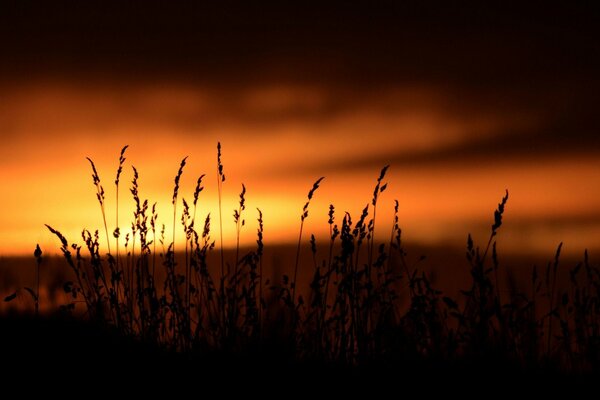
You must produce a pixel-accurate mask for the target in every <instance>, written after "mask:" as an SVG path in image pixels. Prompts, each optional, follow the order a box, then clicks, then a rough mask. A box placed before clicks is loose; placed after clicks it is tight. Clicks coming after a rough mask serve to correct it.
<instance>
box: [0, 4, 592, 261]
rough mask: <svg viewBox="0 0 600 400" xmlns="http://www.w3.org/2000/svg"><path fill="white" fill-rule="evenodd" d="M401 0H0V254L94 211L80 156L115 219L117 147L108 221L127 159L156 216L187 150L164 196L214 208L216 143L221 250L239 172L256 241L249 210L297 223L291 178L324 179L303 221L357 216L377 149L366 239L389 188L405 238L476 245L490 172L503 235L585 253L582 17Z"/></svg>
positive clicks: (92, 218)
mask: <svg viewBox="0 0 600 400" xmlns="http://www.w3.org/2000/svg"><path fill="white" fill-rule="evenodd" d="M397 3H398V4H395V2H391V3H386V2H382V3H381V4H379V3H378V4H368V5H366V4H364V5H355V4H343V7H342V5H341V3H340V4H338V3H337V2H331V3H328V4H326V5H325V4H321V2H318V3H316V4H312V3H311V2H307V3H306V4H304V5H303V6H302V7H295V6H291V5H286V4H279V5H274V4H263V5H261V6H259V5H252V6H251V5H249V4H243V3H240V4H237V3H236V2H232V3H231V4H229V3H228V4H227V5H223V7H222V8H221V7H216V6H209V5H203V4H201V2H199V3H198V4H194V5H193V4H186V5H185V6H181V7H172V8H165V7H164V4H163V2H159V1H152V0H149V1H147V2H144V7H139V8H138V7H136V6H134V5H130V4H123V3H122V2H117V1H115V2H112V1H103V2H98V4H96V3H95V2H94V1H90V2H86V5H85V6H84V5H81V6H79V7H67V6H66V5H65V4H66V3H65V4H62V3H61V4H58V5H45V6H40V7H33V6H29V5H27V4H24V5H21V6H20V7H12V6H11V7H7V9H6V10H5V11H3V13H2V14H1V15H0V53H1V54H2V55H3V57H4V60H3V62H2V63H0V99H1V100H0V140H1V143H0V182H2V187H3V189H2V195H1V196H0V256H6V255H12V254H28V253H30V252H31V251H33V248H34V247H35V244H36V243H40V244H41V245H42V246H43V249H44V250H45V251H48V252H53V251H54V252H56V251H57V250H58V243H57V241H56V239H55V238H54V237H52V236H51V234H50V233H49V232H48V231H47V230H46V229H45V227H44V224H46V223H47V224H50V225H52V226H53V227H55V228H57V229H59V230H60V231H62V232H63V233H64V234H65V235H66V236H67V237H68V238H69V239H70V240H71V241H76V240H77V241H78V240H79V238H80V232H81V230H82V229H83V228H89V229H95V228H101V215H100V210H99V208H98V205H97V203H96V201H95V192H94V188H93V186H92V180H91V176H90V173H91V171H90V168H89V165H88V163H87V161H86V159H85V157H91V158H92V159H94V161H95V162H96V164H97V167H98V170H99V173H100V176H101V179H102V183H103V184H104V186H105V190H106V192H107V212H108V215H109V223H110V225H111V227H110V228H111V230H112V228H113V227H114V218H113V215H114V210H115V209H114V187H113V185H112V183H111V182H112V181H113V180H114V174H115V170H116V167H117V160H118V153H119V150H120V149H121V147H122V146H124V145H126V144H127V145H129V146H130V148H129V150H128V152H127V163H126V169H125V172H124V174H123V178H122V182H123V186H122V187H123V190H122V197H121V209H122V213H121V214H122V218H121V221H123V224H122V225H124V223H125V221H126V220H127V217H128V216H130V215H131V206H132V200H131V198H130V196H129V193H128V190H125V187H126V186H127V185H129V183H130V181H131V178H132V171H131V165H135V166H136V168H138V170H139V172H140V185H141V189H140V191H141V193H140V194H141V197H142V198H148V199H149V200H150V202H154V201H156V202H158V205H159V214H160V217H161V218H160V219H161V222H164V223H165V224H167V225H169V221H170V220H171V217H170V215H171V212H172V211H171V208H170V197H171V195H172V185H173V183H172V182H173V178H174V176H175V173H176V172H177V169H178V166H179V162H180V161H181V159H182V158H183V157H184V156H189V159H188V165H187V167H186V169H185V172H184V176H183V179H182V191H181V195H182V196H183V197H185V198H187V199H190V198H191V196H192V191H193V189H194V184H195V180H196V178H197V177H198V176H199V175H200V174H203V173H205V174H207V179H206V190H205V192H204V193H202V195H201V200H200V204H201V208H200V211H199V216H200V215H201V216H202V217H204V216H205V215H206V213H207V212H211V213H212V215H213V218H215V217H216V215H217V212H216V204H217V198H216V193H215V188H216V177H215V168H216V166H215V162H216V143H217V142H218V141H220V142H221V143H222V144H223V152H224V154H223V162H224V164H225V172H226V175H227V181H226V182H225V185H224V191H225V192H224V201H225V202H224V225H225V226H224V229H225V230H226V234H227V235H226V245H232V243H233V236H232V232H233V229H234V224H233V221H232V217H231V215H232V213H233V209H234V207H236V202H237V200H238V195H239V191H240V188H241V184H242V183H244V184H245V185H246V187H247V190H248V192H247V215H246V220H247V221H248V226H247V227H246V229H245V231H244V233H243V237H242V240H243V241H244V242H245V243H251V242H253V241H254V240H255V239H254V235H255V223H254V221H255V218H256V211H255V210H256V207H260V208H261V209H262V210H263V212H264V215H265V217H264V218H265V240H266V242H267V243H281V242H289V241H293V240H295V237H296V235H297V230H298V225H299V216H300V211H301V208H302V205H303V204H304V202H305V198H306V194H307V191H308V190H309V189H310V187H311V186H312V183H313V182H314V181H315V179H317V178H318V177H320V176H325V177H326V179H325V181H324V182H323V184H322V187H321V189H319V191H318V192H317V194H316V198H315V201H314V204H312V205H311V210H310V217H309V220H308V221H307V230H306V232H307V235H308V233H310V232H314V233H315V234H316V235H317V236H318V237H319V238H324V234H325V231H326V229H327V223H326V222H327V210H328V205H329V204H330V203H333V204H335V206H336V207H337V210H338V212H339V214H338V215H339V216H340V218H341V212H342V211H348V212H350V213H351V214H352V215H353V216H356V217H357V216H358V214H359V213H360V211H361V210H362V208H363V206H364V205H365V204H366V203H367V202H369V201H370V197H371V196H372V191H373V186H374V184H375V180H376V178H377V176H378V174H379V171H380V169H381V168H382V167H383V166H384V165H386V164H390V165H391V167H390V170H389V174H388V177H387V181H388V182H389V189H388V191H386V192H385V193H384V196H383V197H382V199H381V203H380V207H381V208H380V210H381V211H380V212H378V226H379V227H381V229H382V230H381V235H382V236H383V235H384V233H385V235H386V236H387V232H388V230H389V224H390V223H391V210H392V208H393V200H394V199H398V201H399V202H400V221H401V225H402V227H403V229H404V233H405V239H406V240H407V241H415V242H421V243H424V244H428V245H433V246H435V245H439V244H452V245H457V246H463V245H464V243H465V241H466V236H467V234H468V233H469V232H472V233H474V234H475V236H476V237H477V238H479V241H480V242H483V241H484V240H485V239H486V234H487V231H488V229H489V227H490V225H491V223H492V218H493V211H494V209H495V207H496V205H497V203H498V202H499V201H500V199H501V197H502V195H503V193H504V190H505V189H508V190H509V191H510V199H509V202H508V206H507V211H506V217H505V218H506V219H505V222H506V223H505V225H504V226H503V227H502V230H503V232H502V234H501V236H500V245H501V248H503V249H505V251H512V252H536V253H543V254H548V255H552V253H553V251H554V249H555V247H556V245H557V244H558V243H559V242H560V241H564V242H565V246H564V251H566V252H569V253H575V254H581V253H582V252H583V250H584V249H585V248H591V249H599V248H600V212H599V209H598V205H599V204H600V188H599V187H598V185H597V182H600V161H598V160H600V157H598V155H600V139H599V138H600V135H598V130H599V129H600V124H599V123H598V118H597V110H596V108H597V104H598V101H599V100H600V99H599V98H598V96H599V95H598V94H599V93H600V80H599V79H598V74H597V71H598V68H599V67H600V56H599V54H600V52H599V51H598V48H597V41H596V40H595V39H594V38H596V37H598V33H599V32H597V31H598V29H599V25H598V24H597V23H596V19H595V15H596V14H594V12H592V10H589V9H585V8H584V7H583V6H581V7H579V6H574V5H573V6H566V5H565V6H560V7H555V6H553V5H547V6H546V7H545V8H544V9H539V8H538V7H530V8H528V7H527V6H519V7H517V8H518V9H517V10H512V9H510V7H508V8H504V7H490V8H487V7H483V6H481V5H472V6H469V7H467V6H464V7H459V6H453V7H452V9H443V8H442V7H440V8H436V7H427V6H424V5H418V4H415V5H403V4H400V2H397ZM128 208H129V210H128ZM180 208H181V207H180ZM213 221H216V220H215V219H213ZM217 235H218V229H217V224H216V223H214V222H213V238H216V237H217ZM307 237H308V236H307Z"/></svg>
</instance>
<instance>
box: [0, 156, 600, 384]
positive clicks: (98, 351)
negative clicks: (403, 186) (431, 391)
mask: <svg viewBox="0 0 600 400" xmlns="http://www.w3.org/2000/svg"><path fill="white" fill-rule="evenodd" d="M126 150H127V147H124V148H123V150H122V152H121V154H120V157H119V167H118V170H117V173H116V180H115V185H116V188H117V193H118V188H119V185H120V182H119V177H120V174H121V172H122V168H123V166H124V164H125V161H126V158H125V156H126ZM217 151H218V157H217V160H218V161H217V164H216V165H215V169H216V170H217V177H218V179H217V184H218V185H219V193H220V186H221V185H222V184H223V182H224V181H225V175H224V172H223V171H224V167H223V165H222V164H221V157H220V155H221V147H220V145H219V146H218V150H217ZM89 161H90V165H91V168H92V177H93V184H94V187H95V190H96V192H97V198H98V202H99V206H100V211H101V214H102V217H103V220H104V226H102V227H101V228H100V229H99V230H96V231H94V232H90V231H84V232H83V234H82V240H83V242H82V243H81V244H78V243H77V242H75V243H73V242H71V241H69V240H68V239H67V238H65V237H64V236H63V235H62V234H61V232H60V227H57V226H54V227H51V226H48V227H47V228H48V229H49V230H50V232H52V234H54V235H55V236H56V238H57V243H59V246H60V251H61V252H62V256H63V257H62V258H60V259H58V258H53V257H49V256H46V255H45V254H44V251H42V249H40V248H39V247H37V248H35V244H32V250H33V249H34V248H35V252H34V254H33V257H32V258H31V259H30V260H26V259H16V260H8V259H4V260H2V264H3V265H2V268H1V273H2V275H3V285H2V286H3V290H6V294H5V304H4V305H3V308H2V310H3V313H4V315H5V316H4V317H3V319H2V325H3V328H2V332H3V333H2V334H3V335H5V337H4V338H2V339H3V340H1V342H2V343H3V344H4V347H5V348H4V349H3V352H4V353H5V354H9V353H10V354H12V356H13V357H15V359H20V360H21V361H18V362H17V363H22V368H27V369H29V370H30V373H36V371H37V372H38V373H39V371H38V368H39V367H38V366H36V365H37V363H39V360H42V359H44V360H52V361H50V362H51V363H56V364H57V365H59V366H61V368H62V367H64V366H67V365H79V364H84V365H86V366H85V367H84V368H83V369H81V370H78V371H75V372H74V374H75V375H79V374H81V376H79V377H78V379H84V378H82V377H85V376H88V375H89V374H91V373H99V374H103V375H102V376H103V378H102V379H108V378H109V376H110V375H111V374H113V375H114V376H116V377H119V378H118V379H125V381H127V379H126V378H127V376H128V375H127V374H128V371H136V373H143V374H144V375H145V376H147V377H148V376H152V375H156V376H157V378H161V377H162V378H165V377H167V376H171V377H173V376H180V377H182V378H181V379H183V380H186V379H188V378H187V377H186V376H187V375H188V374H189V375H193V374H195V373H198V374H200V373H201V374H203V375H204V376H205V377H206V378H207V382H208V383H207V384H214V385H217V384H221V383H220V382H223V384H225V385H226V384H227V382H233V381H236V382H237V381H239V382H243V383H244V384H245V385H247V387H252V388H253V390H258V389H259V387H260V385H262V384H263V383H262V382H264V383H265V384H267V385H268V384H270V383H269V382H271V383H273V382H274V384H279V385H282V386H286V387H290V388H293V389H290V390H300V389H299V388H303V389H305V390H308V388H309V387H317V383H316V382H318V380H317V381H315V379H317V378H318V377H321V378H322V379H324V380H325V381H326V382H327V383H328V387H338V386H339V387H340V388H342V387H343V388H345V390H352V388H353V387H360V388H361V389H364V390H367V389H369V390H372V389H373V385H375V386H376V387H377V388H383V387H385V386H388V385H392V384H397V383H396V382H395V379H397V378H395V377H398V376H402V377H405V379H406V380H408V381H409V382H412V384H414V385H416V384H417V382H420V383H423V384H426V382H431V380H432V378H431V377H432V376H435V377H436V378H435V379H433V380H434V381H435V380H437V381H438V382H443V383H444V384H447V385H454V384H456V383H457V382H461V380H463V379H465V378H466V377H468V379H470V380H472V381H473V384H472V385H475V382H478V383H481V384H483V383H486V384H490V385H492V384H493V383H494V382H498V381H511V382H513V383H515V382H521V381H522V382H526V383H528V384H530V385H535V384H537V382H538V380H541V379H547V378H549V377H552V376H559V377H560V378H561V379H566V377H569V379H567V380H566V381H564V382H563V383H571V382H576V381H577V382H579V380H584V379H585V380H586V382H587V381H589V379H587V378H590V377H592V376H595V374H596V373H597V372H598V371H599V370H600V365H599V362H600V269H599V268H598V266H597V265H595V264H594V263H593V261H592V260H590V259H589V258H588V255H587V253H586V254H585V255H583V256H582V259H581V260H579V261H577V260H566V259H561V256H560V252H561V247H560V246H559V247H558V248H557V251H556V254H555V255H554V256H553V257H552V256H551V257H549V258H550V261H549V262H547V263H544V264H538V265H537V266H533V265H532V266H530V267H524V266H522V265H521V264H523V260H515V259H503V258H502V257H501V255H499V254H498V252H497V246H496V240H497V239H498V238H499V237H501V231H502V224H503V216H504V213H505V212H506V210H505V208H506V207H507V204H509V203H510V200H509V193H508V191H507V192H506V193H505V194H504V196H503V197H502V198H500V199H499V202H498V204H497V206H496V208H495V210H493V213H492V212H490V232H489V233H490V235H489V239H488V240H487V241H486V242H484V243H474V242H473V240H472V239H471V236H469V237H468V240H467V241H466V244H465V246H466V248H465V249H464V250H462V252H461V251H458V252H456V251H455V250H452V249H437V250H436V252H435V253H434V254H433V261H431V260H430V259H427V258H424V257H421V252H425V251H426V249H418V248H412V249H411V248H410V245H405V242H404V238H403V236H402V231H401V227H400V224H399V222H398V218H397V212H398V203H397V202H396V203H395V206H396V209H395V211H396V217H394V219H393V220H392V221H379V220H378V219H377V211H378V207H380V206H378V200H379V198H380V196H381V194H382V193H383V192H384V191H385V190H386V189H387V184H386V180H385V177H386V172H387V167H384V168H383V169H382V170H381V173H380V175H379V176H378V177H375V178H376V179H375V180H374V190H373V196H372V198H371V199H370V201H369V203H368V206H367V207H365V209H364V210H363V212H362V214H361V215H358V216H351V215H350V214H348V213H342V212H339V211H338V210H336V209H335V206H334V205H332V206H331V207H330V212H329V215H328V220H327V221H324V223H326V224H328V226H329V232H330V236H329V240H328V241H327V242H317V241H316V240H315V238H314V236H312V235H311V233H310V232H305V231H304V222H305V220H306V219H307V218H311V217H312V215H311V214H310V203H311V200H312V198H313V196H318V190H319V185H320V183H321V179H322V178H321V179H318V180H317V181H316V182H314V183H313V184H312V186H310V185H307V189H308V190H307V197H306V199H305V205H304V207H303V208H301V209H299V210H297V211H296V212H297V214H298V224H299V225H298V232H299V236H298V242H297V243H296V244H293V245H290V246H287V247H281V246H279V247H278V246H273V247H269V245H268V243H263V221H262V219H261V218H262V214H261V213H260V212H259V215H260V216H259V224H258V226H259V228H258V230H257V232H256V246H255V247H253V248H246V247H242V246H240V244H239V234H240V231H241V230H242V229H244V226H245V218H246V210H245V198H244V196H245V188H243V189H242V191H241V193H240V196H239V207H238V208H237V209H236V210H234V215H233V218H234V223H235V224H236V228H237V229H236V232H237V239H238V240H237V243H238V245H237V246H236V247H235V248H231V249H224V248H223V246H222V241H223V238H222V236H221V235H220V234H219V232H220V231H221V229H219V228H216V229H213V227H215V226H219V225H222V223H223V222H222V221H223V214H225V215H227V217H226V218H230V216H229V211H226V212H222V210H219V215H218V216H212V217H211V216H209V217H208V218H206V219H205V220H203V221H201V220H197V219H196V215H197V212H196V208H197V203H198V199H199V197H200V196H201V192H202V190H203V185H204V181H203V178H202V177H201V178H200V179H198V182H197V186H196V189H195V191H194V197H193V201H192V202H190V203H188V202H185V201H181V200H180V199H179V193H178V192H179V182H180V178H181V176H182V174H183V173H184V170H185V165H186V160H185V159H184V160H182V162H181V164H180V167H179V171H178V173H177V175H176V176H175V179H174V188H173V197H172V204H173V215H172V218H173V224H174V226H177V227H178V228H177V229H173V231H172V232H165V229H164V227H163V228H161V226H159V224H158V223H157V218H156V214H155V212H154V209H153V207H152V206H151V205H150V204H151V203H149V202H148V200H142V199H140V198H139V197H138V191H139V190H138V189H139V188H138V186H137V171H135V178H134V180H133V182H132V186H131V187H130V188H128V189H129V192H130V193H131V195H132V197H133V199H134V202H135V204H136V205H137V207H136V212H135V214H134V219H133V221H130V222H129V223H123V224H122V225H121V226H119V224H118V223H117V226H115V227H114V228H112V227H110V228H109V223H107V219H109V217H110V218H111V219H112V216H108V215H106V213H105V205H106V201H107V199H106V198H105V192H104V188H103V186H102V182H104V181H101V179H100V176H99V174H98V172H97V170H96V167H95V165H94V163H93V161H92V160H89ZM219 200H221V198H220V197H219ZM118 201H119V200H118V194H117V207H116V210H117V216H116V221H117V222H118V221H119V216H118V212H119V211H118V210H119V207H118ZM290 212H294V210H290ZM125 226H130V227H131V230H129V229H125V228H124V227H125ZM215 232H216V233H215ZM180 236H181V237H182V238H185V239H184V241H183V244H181V245H180V244H179V243H182V242H179V241H178V240H179V237H180ZM119 239H120V240H119ZM123 239H125V241H124V242H125V244H124V245H123ZM499 240H500V239H499ZM461 253H462V254H461ZM425 255H426V254H425ZM15 265H20V268H23V269H26V270H27V271H28V272H27V273H20V272H19V273H16V272H15V267H14V266H15ZM50 271H51V272H50ZM27 282H30V283H28V284H27ZM17 355H18V356H17ZM100 359H102V360H104V361H102V363H105V362H109V366H108V367H104V365H105V364H100V362H99V361H98V360H100ZM30 360H37V361H35V362H33V363H31V362H30ZM96 363H99V364H96ZM29 364H31V365H33V366H31V367H28V365H29ZM19 365H21V364H19ZM321 378H319V379H321ZM115 379H117V378H115ZM303 381H308V383H301V382H303ZM377 382H378V383H377ZM129 383H132V382H129ZM515 384H516V383H515ZM253 385H254V386H253ZM353 385H354V386H353ZM244 387H246V386H244ZM144 388H145V389H147V387H144ZM238 389H239V390H240V392H243V390H241V387H239V386H238V387H237V388H236V390H238ZM437 389H438V390H441V387H438V388H437ZM505 389H506V388H505ZM265 390H267V389H265Z"/></svg>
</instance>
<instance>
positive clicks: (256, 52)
mask: <svg viewBox="0 0 600 400" xmlns="http://www.w3.org/2000/svg"><path fill="white" fill-rule="evenodd" d="M9 3H16V4H8V5H7V2H3V4H2V6H1V7H2V8H1V14H0V15H1V17H0V18H1V20H0V26H1V28H0V31H1V33H2V35H1V39H0V43H1V46H2V55H3V58H4V62H3V63H2V64H3V69H5V70H6V69H8V70H12V72H13V73H18V72H19V71H28V72H29V71H36V72H37V73H49V72H54V73H60V72H61V71H62V72H65V73H67V72H68V73H73V72H78V73H81V74H82V75H86V74H87V73H89V71H90V70H92V71H94V72H102V73H105V74H112V75H115V76H119V77H123V78H125V79H129V78H132V76H136V77H149V78H156V77H166V78H168V79H173V78H181V79H198V80H206V81H213V82H217V81H218V82H219V83H222V84H224V83H236V84H239V83H244V82H248V81H250V80H254V79H297V80H301V81H302V80H309V81H323V82H329V83H332V84H345V85H349V84H352V85H361V84H365V85H369V86H373V85H388V84H399V83H403V82H406V81H411V82H412V81H415V80H416V81H426V82H436V83H439V84H446V85H459V86H466V87H472V88H474V89H485V88H487V87H490V86H491V87H498V86H506V85H508V86H514V85H519V86H521V87H527V88H532V89H540V88H543V87H544V86H546V85H549V84H558V83H561V82H562V83H563V84H565V83H571V84H575V83H579V84H582V81H583V82H585V81H588V80H589V79H594V80H597V78H595V76H596V75H597V74H596V71H597V70H598V67H599V66H600V65H599V61H600V59H599V56H598V51H599V44H598V41H597V38H598V33H599V32H598V31H599V29H600V28H599V26H600V23H599V22H600V21H598V13H597V11H595V9H594V8H592V4H591V3H589V4H590V6H589V7H582V6H579V5H573V4H571V3H573V2H564V4H556V3H552V2H541V1H540V2H527V3H528V5H527V6H522V5H510V2H508V4H507V5H505V3H506V2H497V4H496V2H485V3H486V5H485V6H483V5H481V4H475V3H476V2H473V3H472V4H469V3H462V5H461V4H458V5H454V4H453V5H452V6H448V5H444V6H439V5H437V4H436V3H437V2H421V1H419V2H401V1H380V2H362V3H358V2H343V1H333V2H310V1H308V2H307V1H302V2H294V4H292V2H282V3H283V4H278V3H275V2H273V3H264V2H237V3H236V2H228V1H224V2H214V3H215V4H214V5H212V6H204V5H201V3H200V2H164V1H135V2H132V1H85V2H79V1H53V2H40V3H43V4H37V2H30V1H18V2H17V1H15V2H9ZM250 3H251V4H250ZM323 3H326V4H323ZM446 3H447V2H440V4H446ZM477 3H481V2H477ZM518 3H521V2H518ZM165 4H168V5H167V6H165ZM424 4H427V5H424ZM490 4H491V5H490Z"/></svg>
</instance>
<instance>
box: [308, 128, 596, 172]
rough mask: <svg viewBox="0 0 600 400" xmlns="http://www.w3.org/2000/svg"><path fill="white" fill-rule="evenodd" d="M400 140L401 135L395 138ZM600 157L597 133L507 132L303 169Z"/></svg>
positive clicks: (366, 155)
mask: <svg viewBox="0 0 600 400" xmlns="http://www.w3.org/2000/svg"><path fill="white" fill-rule="evenodd" d="M398 140H399V141H401V140H402V139H401V136H398ZM573 156H579V157H585V156H600V136H598V135H596V134H592V133H590V134H582V133H578V134H575V135H572V134H569V133H568V132H543V133H539V132H528V131H520V132H507V133H505V134H504V135H500V136H492V137H488V138H480V137H478V135H472V136H471V139H470V140H468V141H465V142H462V143H457V144H455V145H450V146H445V147H434V148H431V149H427V150H422V151H413V152H410V153H406V152H405V151H399V152H396V151H393V150H391V151H387V152H386V151H385V150H384V151H382V152H381V153H377V154H364V155H363V156H356V155H354V156H353V157H352V158H351V159H345V160H331V161H330V162H328V163H323V164H315V163H312V164H311V165H310V166H308V167H306V166H303V167H302V168H303V169H304V168H310V170H311V171H315V172H316V171H322V170H340V171H346V172H348V171H353V170H356V171H360V170H365V169H367V168H368V169H371V170H376V169H377V168H381V166H382V165H385V164H391V165H393V166H394V167H404V168H420V167H422V166H425V165H427V166H430V165H440V166H445V167H447V168H450V167H452V166H454V165H464V164H471V165H474V166H476V165H485V164H489V163H498V162H500V163H502V162H508V163H510V162H512V161H514V160H515V159H521V160H525V159H526V160H529V161H530V162H531V163H536V162H538V161H539V160H540V159H542V158H545V159H551V158H556V159H558V158H561V157H573Z"/></svg>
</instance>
